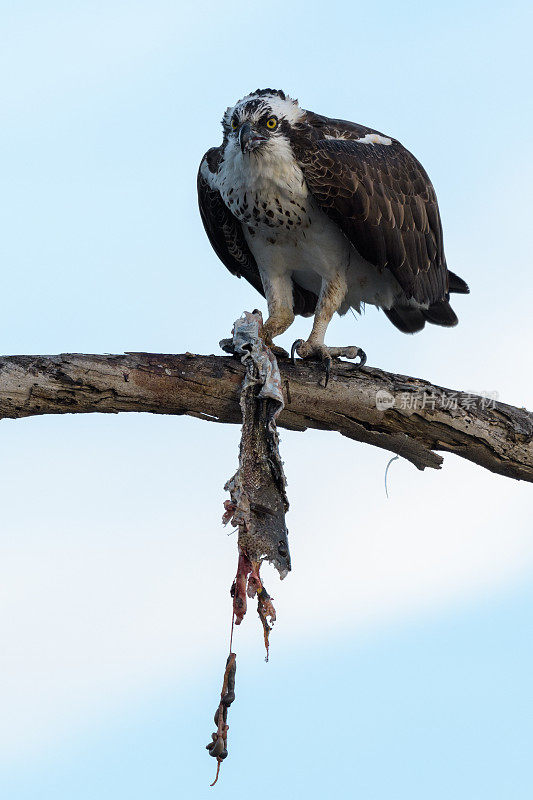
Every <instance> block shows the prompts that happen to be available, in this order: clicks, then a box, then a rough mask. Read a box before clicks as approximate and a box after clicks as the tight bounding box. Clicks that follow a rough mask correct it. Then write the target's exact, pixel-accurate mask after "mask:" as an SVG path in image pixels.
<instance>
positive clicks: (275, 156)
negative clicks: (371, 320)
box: [211, 140, 396, 311]
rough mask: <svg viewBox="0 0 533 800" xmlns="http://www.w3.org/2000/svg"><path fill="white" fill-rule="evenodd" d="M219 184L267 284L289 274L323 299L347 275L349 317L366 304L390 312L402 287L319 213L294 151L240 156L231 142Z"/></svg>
mask: <svg viewBox="0 0 533 800" xmlns="http://www.w3.org/2000/svg"><path fill="white" fill-rule="evenodd" d="M211 181H212V182H213V185H214V186H215V187H216V188H217V189H218V190H219V191H220V194H221V196H222V198H223V200H224V202H225V204H226V205H227V206H228V208H229V209H230V211H231V212H232V214H233V215H234V216H235V217H237V219H239V220H240V221H241V223H242V227H243V231H244V235H245V237H246V240H247V242H248V245H249V247H250V250H251V251H252V253H253V255H254V257H255V259H256V262H257V265H258V267H259V270H260V272H261V274H262V275H263V281H264V280H265V279H268V281H269V283H272V282H274V283H275V281H276V280H277V279H279V280H281V279H282V278H283V276H285V275H292V276H293V277H294V280H295V281H296V282H298V283H300V284H301V285H302V286H304V287H305V288H308V289H311V290H312V291H314V292H316V293H317V294H318V293H319V291H320V287H321V284H322V281H326V282H328V281H330V280H334V279H336V278H337V277H339V276H341V277H342V279H343V281H344V282H345V283H346V285H347V287H348V290H347V295H346V302H345V304H344V305H343V309H342V310H343V311H345V310H347V308H348V307H349V306H350V305H352V306H354V307H355V308H358V307H359V304H360V303H361V302H368V303H374V304H375V305H384V306H385V307H389V306H390V305H391V303H392V301H393V297H394V294H395V292H396V287H395V286H394V283H395V282H394V283H391V280H390V278H392V276H391V275H390V273H388V272H387V274H381V273H378V271H377V270H376V268H375V267H373V266H372V265H370V264H368V262H366V261H365V260H364V259H362V258H361V256H360V255H359V254H358V253H357V251H356V250H355V248H354V247H353V246H352V245H351V244H350V242H349V241H348V239H347V238H346V236H345V235H344V234H343V233H342V231H341V230H340V228H339V227H338V225H336V224H335V223H334V222H332V221H331V220H330V219H329V218H328V217H327V216H326V214H325V213H324V212H323V211H322V210H321V209H320V208H319V207H318V205H317V204H316V202H315V201H314V198H313V197H312V195H311V194H310V192H309V190H308V188H307V184H306V182H305V178H304V175H303V173H302V170H301V169H300V167H299V166H298V164H297V162H296V159H295V158H294V155H293V153H292V150H291V148H290V145H289V144H288V142H285V141H284V140H278V141H277V142H276V145H275V148H274V147H272V148H271V149H270V150H269V149H266V150H263V151H262V152H261V153H254V152H252V153H249V154H244V155H243V154H242V153H241V151H240V148H239V147H238V146H237V145H236V143H235V144H233V143H232V142H229V143H228V145H227V148H226V151H225V157H224V163H223V164H222V165H221V168H220V170H219V172H218V173H217V175H215V176H212V177H211Z"/></svg>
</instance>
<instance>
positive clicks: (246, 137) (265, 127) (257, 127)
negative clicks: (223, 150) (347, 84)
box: [222, 89, 305, 156]
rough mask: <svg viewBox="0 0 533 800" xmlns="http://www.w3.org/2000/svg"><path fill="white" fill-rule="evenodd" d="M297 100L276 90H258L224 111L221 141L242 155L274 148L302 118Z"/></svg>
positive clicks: (302, 113) (301, 111) (302, 112)
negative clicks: (224, 141) (222, 139)
mask: <svg viewBox="0 0 533 800" xmlns="http://www.w3.org/2000/svg"><path fill="white" fill-rule="evenodd" d="M304 113H305V112H304V111H303V110H302V109H301V108H300V106H299V105H298V101H297V100H293V99H292V98H290V97H287V96H286V95H285V93H284V92H282V91H281V90H277V89H257V90H256V91H255V92H252V93H251V94H249V95H247V96H246V97H243V98H242V100H239V101H238V102H237V103H236V104H235V105H234V106H232V107H230V108H228V109H227V111H226V113H225V114H224V118H223V120H222V128H223V130H224V139H225V140H227V142H228V143H232V144H233V146H234V147H237V146H238V148H239V149H240V151H241V153H242V154H243V156H245V155H247V154H249V153H252V152H253V151H257V152H258V153H260V152H261V150H264V149H265V148H272V147H275V145H276V143H277V142H279V140H280V139H287V133H288V129H289V128H290V126H291V125H293V124H295V123H296V122H298V121H299V120H300V119H301V118H302V117H303V115H304Z"/></svg>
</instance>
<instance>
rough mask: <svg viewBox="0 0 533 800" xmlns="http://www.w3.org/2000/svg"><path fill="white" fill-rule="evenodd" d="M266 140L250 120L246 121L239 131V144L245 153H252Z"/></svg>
mask: <svg viewBox="0 0 533 800" xmlns="http://www.w3.org/2000/svg"><path fill="white" fill-rule="evenodd" d="M265 141H266V137H265V136H261V134H260V133H257V131H254V129H253V128H252V126H251V125H250V123H249V122H245V123H243V125H241V129H240V131H239V144H240V146H241V151H242V152H243V153H250V152H251V151H252V150H255V148H256V147H259V145H260V144H261V143H262V142H265Z"/></svg>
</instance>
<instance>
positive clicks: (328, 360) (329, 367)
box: [324, 356, 331, 389]
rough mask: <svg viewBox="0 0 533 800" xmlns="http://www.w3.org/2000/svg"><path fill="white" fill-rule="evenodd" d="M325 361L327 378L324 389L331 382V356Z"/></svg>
mask: <svg viewBox="0 0 533 800" xmlns="http://www.w3.org/2000/svg"><path fill="white" fill-rule="evenodd" d="M324 361H325V362H326V378H325V380H324V389H325V388H326V386H327V385H328V383H329V376H330V374H331V356H328V357H327V358H325V359H324Z"/></svg>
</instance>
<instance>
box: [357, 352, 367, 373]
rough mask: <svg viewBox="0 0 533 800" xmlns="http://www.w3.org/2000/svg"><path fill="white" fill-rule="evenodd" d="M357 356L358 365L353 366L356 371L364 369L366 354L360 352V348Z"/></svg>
mask: <svg viewBox="0 0 533 800" xmlns="http://www.w3.org/2000/svg"><path fill="white" fill-rule="evenodd" d="M357 355H358V356H359V358H360V359H361V361H360V362H359V364H356V365H355V366H356V367H357V369H361V367H364V366H365V364H366V353H365V351H364V350H361V348H359V352H358V353H357Z"/></svg>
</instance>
